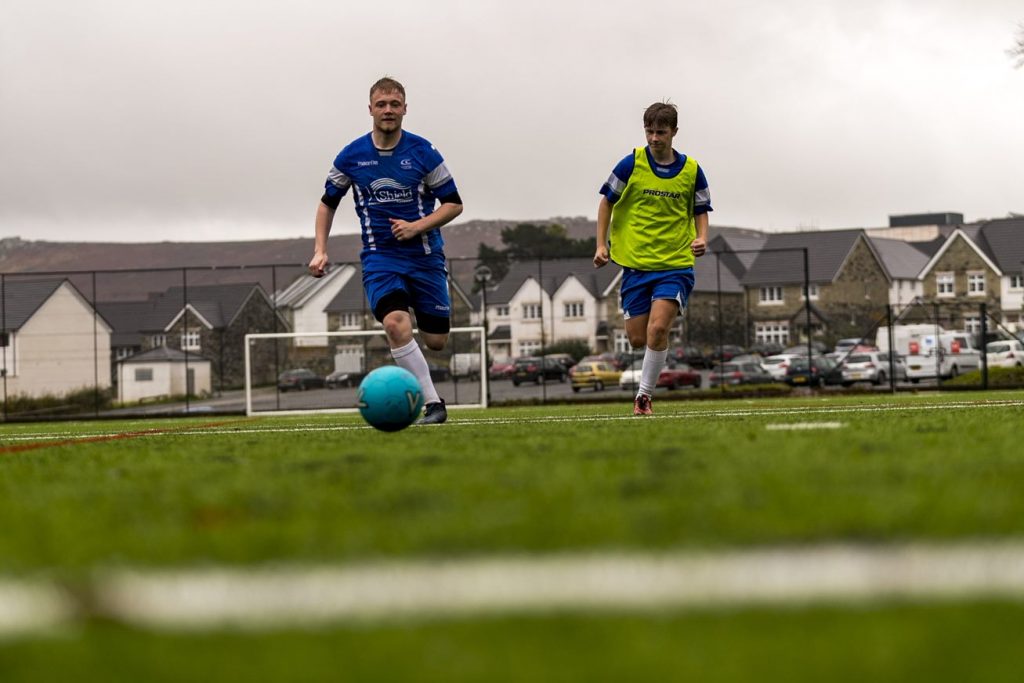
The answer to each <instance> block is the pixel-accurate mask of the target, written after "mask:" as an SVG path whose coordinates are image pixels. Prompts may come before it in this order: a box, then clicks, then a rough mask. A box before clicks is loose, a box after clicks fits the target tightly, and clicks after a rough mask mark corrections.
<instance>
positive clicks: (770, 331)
mask: <svg viewBox="0 0 1024 683" xmlns="http://www.w3.org/2000/svg"><path fill="white" fill-rule="evenodd" d="M754 337H755V338H756V339H757V343H759V344H788V343H789V323H788V322H786V321H785V320H783V321H771V322H763V323H757V325H755V326H754Z"/></svg>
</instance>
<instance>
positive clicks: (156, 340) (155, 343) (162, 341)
mask: <svg viewBox="0 0 1024 683" xmlns="http://www.w3.org/2000/svg"><path fill="white" fill-rule="evenodd" d="M149 345H150V346H152V347H153V348H154V349H158V348H160V347H161V346H167V335H166V334H154V335H153V336H152V337H150V338H149Z"/></svg>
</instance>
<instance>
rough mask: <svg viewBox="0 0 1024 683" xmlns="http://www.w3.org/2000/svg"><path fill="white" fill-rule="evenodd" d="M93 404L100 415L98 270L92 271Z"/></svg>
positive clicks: (96, 413) (97, 414)
mask: <svg viewBox="0 0 1024 683" xmlns="http://www.w3.org/2000/svg"><path fill="white" fill-rule="evenodd" d="M89 303H90V304H92V377H93V380H92V405H93V412H94V414H95V416H96V417H99V416H100V350H99V317H100V312H99V311H97V310H96V271H95V270H94V271H92V301H90V302H89Z"/></svg>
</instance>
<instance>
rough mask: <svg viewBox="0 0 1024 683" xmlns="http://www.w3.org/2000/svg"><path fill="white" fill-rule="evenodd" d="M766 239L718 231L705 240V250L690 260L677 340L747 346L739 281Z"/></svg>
mask: <svg viewBox="0 0 1024 683" xmlns="http://www.w3.org/2000/svg"><path fill="white" fill-rule="evenodd" d="M766 239H767V238H766V237H764V236H760V235H755V236H747V235H737V234H732V233H720V234H718V235H715V236H714V237H712V238H711V240H710V241H709V242H708V252H707V253H706V254H705V255H704V256H702V257H700V258H698V259H697V260H696V261H695V262H694V266H693V271H694V279H695V283H694V287H693V291H692V292H691V293H690V300H689V302H688V303H687V306H686V311H685V312H684V313H683V316H681V317H680V322H681V323H683V322H684V321H685V323H684V324H683V330H682V332H681V333H680V334H677V335H676V337H677V341H679V342H681V343H685V344H687V345H689V344H694V345H697V346H703V347H708V346H716V345H718V344H719V343H724V344H737V345H740V346H749V345H750V343H751V339H750V332H749V329H750V321H749V313H748V311H747V307H746V298H745V296H744V293H745V289H744V287H743V284H742V283H741V279H742V277H743V275H744V274H745V273H746V272H747V270H748V269H749V268H750V266H751V265H753V263H754V260H755V259H756V258H757V255H758V254H759V253H760V250H761V248H762V247H763V246H764V243H765V240H766Z"/></svg>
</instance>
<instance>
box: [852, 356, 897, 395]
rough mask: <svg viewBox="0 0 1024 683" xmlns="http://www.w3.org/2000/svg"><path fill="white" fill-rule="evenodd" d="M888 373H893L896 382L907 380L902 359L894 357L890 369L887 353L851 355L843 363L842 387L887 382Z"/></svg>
mask: <svg viewBox="0 0 1024 683" xmlns="http://www.w3.org/2000/svg"><path fill="white" fill-rule="evenodd" d="M890 371H894V372H895V377H896V380H897V381H898V382H905V381H906V380H907V364H906V362H905V361H904V360H903V357H902V356H900V355H896V356H895V357H894V362H893V365H892V367H890V363H889V353H888V352H885V351H862V352H858V353H851V354H850V355H849V356H848V357H847V358H846V362H845V363H843V386H844V387H848V386H850V385H851V384H853V383H854V382H871V383H872V384H874V385H876V386H877V385H879V384H885V383H886V382H888V381H889V373H890Z"/></svg>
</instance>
